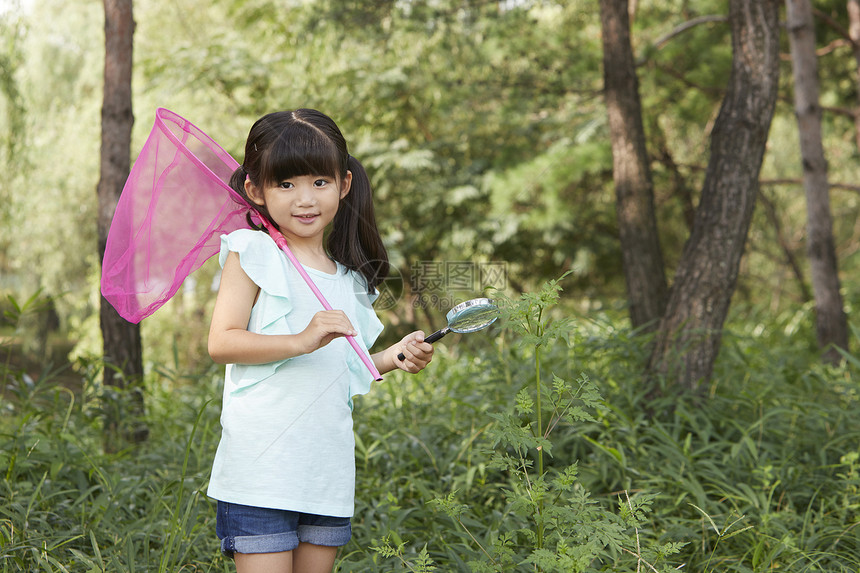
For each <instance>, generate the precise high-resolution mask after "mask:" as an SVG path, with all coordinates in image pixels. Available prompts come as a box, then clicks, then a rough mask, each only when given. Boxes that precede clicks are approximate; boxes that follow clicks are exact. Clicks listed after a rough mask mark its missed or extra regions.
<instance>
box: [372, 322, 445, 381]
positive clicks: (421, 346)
mask: <svg viewBox="0 0 860 573" xmlns="http://www.w3.org/2000/svg"><path fill="white" fill-rule="evenodd" d="M401 352H402V353H403V355H404V359H403V360H398V359H397V355H398V354H400V353H401ZM370 358H371V359H372V360H373V365H374V366H376V369H377V370H379V373H380V374H385V373H386V372H391V371H392V370H394V369H395V368H399V369H401V370H405V371H406V372H410V373H412V374H414V373H416V372H420V371H421V370H424V368H425V367H426V366H427V365H428V364H430V361H431V360H432V359H433V345H432V344H430V343H429V342H424V333H423V332H422V331H420V330H416V331H415V332H413V333H411V334H407V335H406V336H404V337H403V339H402V340H401V341H400V342H398V343H397V344H394V345H392V346H389V347H388V348H386V349H385V350H382V351H380V352H377V353H376V354H374V355H372V356H371V357H370Z"/></svg>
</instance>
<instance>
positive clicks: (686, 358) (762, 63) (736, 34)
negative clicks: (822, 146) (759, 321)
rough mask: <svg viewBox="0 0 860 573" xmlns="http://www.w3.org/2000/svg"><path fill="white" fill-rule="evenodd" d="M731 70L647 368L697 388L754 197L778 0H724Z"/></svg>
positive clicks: (769, 107) (771, 92)
mask: <svg viewBox="0 0 860 573" xmlns="http://www.w3.org/2000/svg"><path fill="white" fill-rule="evenodd" d="M729 25H730V28H731V32H732V68H731V75H730V78H729V84H728V90H727V93H726V96H725V98H724V100H723V103H722V106H721V108H720V113H719V116H718V117H717V120H716V122H715V124H714V129H713V132H712V134H711V150H710V152H711V156H710V159H709V161H708V167H707V171H706V174H705V181H704V183H703V188H702V193H701V199H700V202H699V205H698V207H697V209H696V215H695V220H694V225H693V230H692V233H691V234H690V237H689V239H688V240H687V243H686V244H685V246H684V252H683V254H682V255H681V260H680V262H679V264H678V269H677V273H676V275H675V281H674V284H673V286H672V289H671V294H670V296H669V302H668V306H667V309H666V314H665V315H664V316H663V318H662V320H661V321H660V326H659V329H658V331H657V335H656V339H655V344H654V348H653V350H652V353H651V356H650V358H649V363H648V369H649V371H650V372H651V373H652V374H657V375H662V376H665V377H667V379H668V381H669V382H671V383H675V384H678V385H681V386H683V387H687V388H690V389H693V390H697V389H698V388H699V386H700V384H701V383H702V381H704V380H707V379H708V378H710V375H711V373H712V371H713V365H714V361H715V359H716V356H717V354H718V352H719V348H720V341H721V337H722V328H723V323H724V321H725V318H726V315H727V313H728V307H729V302H730V300H731V297H732V294H733V292H734V289H735V285H736V282H737V276H738V268H739V265H740V260H741V256H742V255H743V251H744V245H745V242H746V237H747V232H748V230H749V226H750V221H751V219H752V214H753V210H754V207H755V200H756V195H757V193H758V176H759V171H760V169H761V164H762V158H763V156H764V152H765V144H766V143H767V136H768V131H769V129H770V123H771V119H772V117H773V113H774V108H775V105H776V98H777V91H778V80H779V3H778V0H730V2H729Z"/></svg>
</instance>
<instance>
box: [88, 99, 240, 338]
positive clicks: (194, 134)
mask: <svg viewBox="0 0 860 573" xmlns="http://www.w3.org/2000/svg"><path fill="white" fill-rule="evenodd" d="M238 165H239V164H238V163H237V162H236V160H235V159H233V158H232V157H231V156H230V155H229V154H228V153H227V152H226V151H224V150H223V149H222V148H221V147H220V146H219V145H218V144H217V143H215V142H214V141H213V140H212V139H210V138H209V137H208V136H207V135H206V134H205V133H203V132H202V131H201V130H200V129H198V128H197V127H195V126H194V125H193V124H192V123H191V122H189V121H187V120H185V119H183V118H182V117H180V116H178V115H176V114H175V113H173V112H171V111H168V110H166V109H163V108H161V109H159V110H158V111H157V112H156V117H155V125H154V126H153V128H152V131H151V132H150V134H149V137H148V138H147V140H146V144H145V145H144V146H143V149H142V150H141V152H140V155H139V156H138V158H137V161H135V163H134V166H133V167H132V169H131V173H130V174H129V177H128V180H127V181H126V183H125V187H123V190H122V195H121V196H120V199H119V202H118V204H117V207H116V212H115V214H114V217H113V221H112V223H111V227H110V232H109V233H108V239H107V245H106V248H105V256H104V261H103V263H102V279H101V291H102V294H103V295H104V297H105V299H106V300H107V301H108V302H109V303H110V304H111V305H112V306H113V307H114V308H115V309H116V310H117V312H118V313H119V314H120V316H122V317H123V318H125V319H126V320H128V321H130V322H140V321H141V320H142V319H143V318H145V317H147V316H149V315H151V314H152V313H153V312H155V311H156V310H157V309H158V308H160V307H161V306H162V305H163V304H164V303H165V302H167V301H168V300H169V299H170V297H172V296H173V295H174V294H176V291H178V290H179V287H180V286H181V285H182V281H184V280H185V278H186V277H187V276H188V275H189V274H190V273H191V272H193V271H194V270H196V269H198V268H199V267H200V266H201V265H202V264H203V263H204V262H205V261H206V260H207V259H208V258H209V257H211V256H212V255H214V254H215V253H217V252H218V251H219V249H220V235H222V234H226V233H230V232H231V231H234V230H236V229H240V228H244V227H247V222H246V218H245V215H246V213H247V212H248V207H247V205H246V204H245V203H244V202H243V201H242V200H241V199H240V198H239V197H238V196H237V195H236V194H235V192H234V191H233V190H232V189H231V188H230V186H229V181H230V176H231V175H232V173H233V171H235V169H236V168H237V167H238Z"/></svg>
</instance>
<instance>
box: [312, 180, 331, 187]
mask: <svg viewBox="0 0 860 573" xmlns="http://www.w3.org/2000/svg"><path fill="white" fill-rule="evenodd" d="M326 185H328V181H326V180H325V179H317V180H316V181H314V187H325V186H326Z"/></svg>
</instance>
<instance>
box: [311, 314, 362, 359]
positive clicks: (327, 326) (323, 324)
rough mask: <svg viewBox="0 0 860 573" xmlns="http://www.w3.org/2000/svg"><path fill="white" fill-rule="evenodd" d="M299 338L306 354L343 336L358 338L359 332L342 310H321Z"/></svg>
mask: <svg viewBox="0 0 860 573" xmlns="http://www.w3.org/2000/svg"><path fill="white" fill-rule="evenodd" d="M298 336H299V337H300V339H301V345H302V348H303V349H304V353H305V354H310V353H311V352H313V351H314V350H317V349H319V348H322V347H323V346H325V345H326V344H328V343H329V342H331V341H332V340H334V339H335V338H340V337H341V336H358V331H356V330H355V328H353V326H352V323H351V322H350V321H349V318H347V316H346V313H344V312H343V311H342V310H321V311H320V312H318V313H316V314H315V315H314V317H313V318H312V319H311V322H310V324H308V325H307V326H306V327H305V329H304V330H303V331H301V332H300V333H299V334H298Z"/></svg>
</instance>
